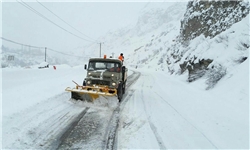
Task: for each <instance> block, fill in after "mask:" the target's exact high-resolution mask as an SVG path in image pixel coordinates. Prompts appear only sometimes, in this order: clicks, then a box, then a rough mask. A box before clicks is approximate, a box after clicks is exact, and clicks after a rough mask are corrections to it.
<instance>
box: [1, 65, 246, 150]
mask: <svg viewBox="0 0 250 150" xmlns="http://www.w3.org/2000/svg"><path fill="white" fill-rule="evenodd" d="M244 68H248V61H246V62H244V63H243V64H242V65H241V68H238V69H237V70H235V71H234V72H232V73H230V74H228V75H227V76H225V77H224V78H223V80H222V81H221V82H220V84H218V85H217V87H216V88H214V89H212V90H209V91H207V90H204V89H205V88H204V85H203V83H204V81H203V80H202V79H201V80H199V81H197V82H195V83H191V84H190V83H187V82H186V81H185V75H182V76H176V75H169V74H168V73H167V72H163V71H154V72H153V71H149V70H143V69H138V70H135V71H137V72H140V73H141V75H140V78H139V79H138V80H137V81H136V82H135V83H133V84H131V86H130V87H129V88H128V89H127V93H126V96H125V97H124V99H123V101H122V103H121V105H120V110H119V114H118V115H117V116H118V117H119V126H118V130H117V135H116V141H115V142H116V146H115V147H114V148H116V149H175V148H181V149H188V148H189V149H194V148H195V149H202V148H209V149H217V148H218V149H225V148H226V149H232V148H236V149H242V148H246V149H247V148H249V143H248V142H249V100H248V96H249V95H248V91H249V88H248V83H249V82H246V81H244V82H239V81H240V80H239V79H248V74H247V73H245V72H246V71H248V70H245V69H244ZM128 69H130V68H128ZM129 74H132V71H130V73H129ZM85 75H86V72H85V70H83V67H82V66H79V67H69V66H66V65H65V66H57V70H53V69H52V68H49V69H36V68H31V69H22V68H19V69H14V68H12V69H3V70H2V79H3V80H2V82H3V83H2V85H3V86H2V100H3V101H2V133H3V134H2V137H1V138H2V139H3V140H2V148H3V149H54V148H59V149H63V148H64V147H63V145H61V147H58V144H59V145H60V143H61V142H62V141H61V139H58V138H59V137H62V136H63V134H65V132H66V131H67V129H69V128H70V126H71V125H72V122H74V121H76V120H77V119H79V118H78V117H79V114H84V113H85V112H84V111H88V112H89V113H88V114H87V115H86V116H85V120H84V121H85V123H86V122H88V124H87V126H89V127H90V128H92V132H91V135H90V136H91V138H90V139H91V140H92V142H91V140H89V139H88V140H85V142H86V143H84V144H83V145H79V143H77V141H76V140H74V138H78V139H80V140H81V138H86V136H84V137H76V136H74V135H75V134H71V135H70V136H69V137H70V138H71V139H72V140H73V141H72V142H73V144H72V143H70V144H69V145H66V147H67V148H69V147H68V146H70V147H71V148H74V147H76V148H81V147H83V148H93V147H92V146H93V144H94V143H95V142H93V141H95V140H97V139H99V138H100V137H103V136H107V135H105V134H107V133H104V132H106V130H102V127H104V126H105V125H110V123H109V120H108V119H109V118H110V116H112V114H113V112H112V111H110V110H108V109H105V108H103V109H100V108H99V109H95V108H90V109H89V110H86V106H84V105H81V104H78V103H76V104H75V103H72V102H71V101H69V98H70V93H67V92H65V91H64V90H65V88H66V87H68V86H70V87H72V86H74V84H73V83H72V82H71V81H72V80H74V81H76V82H77V83H79V84H81V83H82V80H83V78H84V76H85ZM236 83H238V84H236ZM229 91H230V93H229ZM95 116H96V118H99V123H96V124H95V123H93V118H95ZM102 119H103V121H102ZM100 121H102V122H100ZM84 126H86V124H83V125H80V124H78V125H76V127H77V128H80V129H82V130H84ZM84 132H85V131H83V133H84ZM88 133H89V132H88ZM93 134H94V135H93ZM68 135H69V134H68ZM78 135H79V134H78ZM74 142H76V144H75V145H74ZM81 142H84V140H83V141H81ZM101 143H102V142H101ZM95 144H96V143H95ZM72 145H73V146H72ZM53 146H54V147H53ZM94 146H95V148H100V149H102V148H103V147H102V146H103V145H94Z"/></svg>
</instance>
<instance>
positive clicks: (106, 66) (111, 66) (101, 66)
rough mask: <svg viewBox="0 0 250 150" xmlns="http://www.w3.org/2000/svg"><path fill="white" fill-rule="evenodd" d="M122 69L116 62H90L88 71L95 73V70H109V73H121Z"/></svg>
mask: <svg viewBox="0 0 250 150" xmlns="http://www.w3.org/2000/svg"><path fill="white" fill-rule="evenodd" d="M120 69H121V64H119V63H116V62H100V61H98V62H96V61H92V62H89V66H88V70H89V71H93V70H107V71H111V72H113V71H116V72H119V71H120Z"/></svg>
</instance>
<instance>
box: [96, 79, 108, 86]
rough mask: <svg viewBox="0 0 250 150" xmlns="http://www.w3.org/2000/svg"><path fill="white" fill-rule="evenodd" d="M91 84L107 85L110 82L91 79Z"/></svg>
mask: <svg viewBox="0 0 250 150" xmlns="http://www.w3.org/2000/svg"><path fill="white" fill-rule="evenodd" d="M92 84H98V85H107V86H109V84H110V82H109V81H103V80H92Z"/></svg>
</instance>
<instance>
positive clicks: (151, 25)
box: [102, 1, 250, 89]
mask: <svg viewBox="0 0 250 150" xmlns="http://www.w3.org/2000/svg"><path fill="white" fill-rule="evenodd" d="M193 3H194V4H192V2H190V4H189V5H188V3H187V2H179V3H176V2H172V3H163V4H162V5H161V6H159V7H158V8H155V7H154V6H155V5H157V3H153V4H154V5H150V4H148V5H147V6H146V7H145V8H144V10H143V11H142V14H141V16H140V17H139V19H138V22H137V24H136V25H135V26H134V27H131V26H129V27H127V28H122V29H121V30H118V31H114V32H110V33H109V34H107V35H106V36H104V37H103V38H102V41H106V42H105V43H106V44H105V45H106V46H105V53H106V54H107V53H108V54H111V53H113V52H114V53H115V54H116V56H117V55H119V53H120V52H123V53H124V55H125V63H126V64H127V65H129V66H130V67H134V68H136V67H139V68H148V69H151V70H152V71H157V70H161V71H168V72H169V73H170V74H173V73H174V74H182V73H188V76H187V81H189V82H192V81H195V80H197V79H199V78H201V77H203V78H206V79H207V80H206V83H207V85H206V86H205V87H204V88H207V89H210V88H212V87H213V86H214V85H215V84H216V83H217V81H219V80H220V79H221V78H222V77H223V76H224V75H225V74H227V73H228V72H230V70H231V69H232V68H234V67H238V65H239V64H240V63H242V62H244V61H245V60H246V59H247V58H248V55H249V47H250V42H249V38H250V37H249V30H250V28H249V15H248V14H249V9H250V5H249V3H248V2H247V1H243V2H241V3H237V4H235V3H232V5H231V3H230V2H217V3H218V4H217V3H215V4H214V3H213V2H211V4H210V5H208V6H209V8H207V7H208V6H207V5H206V6H203V5H205V4H206V3H205V4H204V3H200V4H199V3H198V2H193ZM223 3H225V4H223ZM159 4H160V3H159ZM197 4H199V5H201V6H203V7H199V11H200V13H197V12H193V13H195V16H200V18H202V17H204V16H205V15H210V14H209V13H207V12H210V10H211V9H212V8H214V9H216V10H215V12H216V15H214V16H215V17H217V21H218V22H217V23H216V22H214V21H213V23H211V24H206V25H203V26H201V28H202V29H199V28H197V30H205V31H206V32H210V30H214V27H215V25H216V24H218V23H219V22H224V23H222V24H221V23H219V24H220V25H222V27H220V28H218V30H217V31H216V34H215V35H214V36H208V35H207V34H208V33H206V34H205V33H203V34H202V33H200V34H199V36H197V37H195V38H194V37H193V34H191V33H190V34H191V35H190V36H192V37H190V39H191V40H185V41H184V40H183V35H182V34H183V30H184V27H185V26H186V28H187V27H189V26H192V24H188V21H187V20H192V18H194V14H192V15H188V13H189V14H190V12H191V8H192V7H194V8H195V7H197ZM190 5H191V6H190ZM192 5H194V6H192ZM213 5H216V7H215V6H213ZM164 6H165V7H164ZM187 6H188V7H187ZM232 8H234V9H237V10H238V9H240V10H241V11H237V12H235V11H233V12H231V11H230V10H233V9H232ZM217 9H218V10H217ZM192 11H193V9H192ZM223 12H227V14H228V15H225V14H224V15H221V17H218V15H219V14H220V13H223ZM184 14H185V15H184ZM214 16H208V17H210V19H212V18H213V17H214ZM235 16H240V18H235ZM198 18H199V17H198ZM215 19H216V18H215ZM218 19H220V20H218ZM241 19H242V20H241ZM200 20H201V21H202V19H200ZM200 20H197V21H200ZM225 21H228V23H225ZM181 23H182V24H181ZM191 23H192V22H191ZM183 24H185V26H184V25H183ZM202 24H205V22H204V23H202ZM223 25H226V26H225V27H223ZM204 26H205V27H206V29H205V27H204ZM203 28H204V29H203ZM190 32H191V31H190ZM211 32H212V31H211ZM194 34H195V35H196V33H195V31H194ZM197 35H198V34H197ZM187 36H188V35H187ZM116 56H115V57H116Z"/></svg>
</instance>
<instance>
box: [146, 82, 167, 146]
mask: <svg viewBox="0 0 250 150" xmlns="http://www.w3.org/2000/svg"><path fill="white" fill-rule="evenodd" d="M143 88H144V82H143V84H142V88H141V96H142V102H143V109H144V111H145V113H146V116H147V120H148V123H149V126H150V128H151V130H152V131H153V133H154V135H155V139H156V141H157V142H158V145H159V147H160V149H167V148H166V146H165V145H164V142H163V140H162V138H161V136H160V134H159V133H158V131H157V128H156V127H155V125H154V124H153V122H152V121H151V119H150V116H149V115H148V113H147V110H146V105H145V101H144V93H143Z"/></svg>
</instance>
